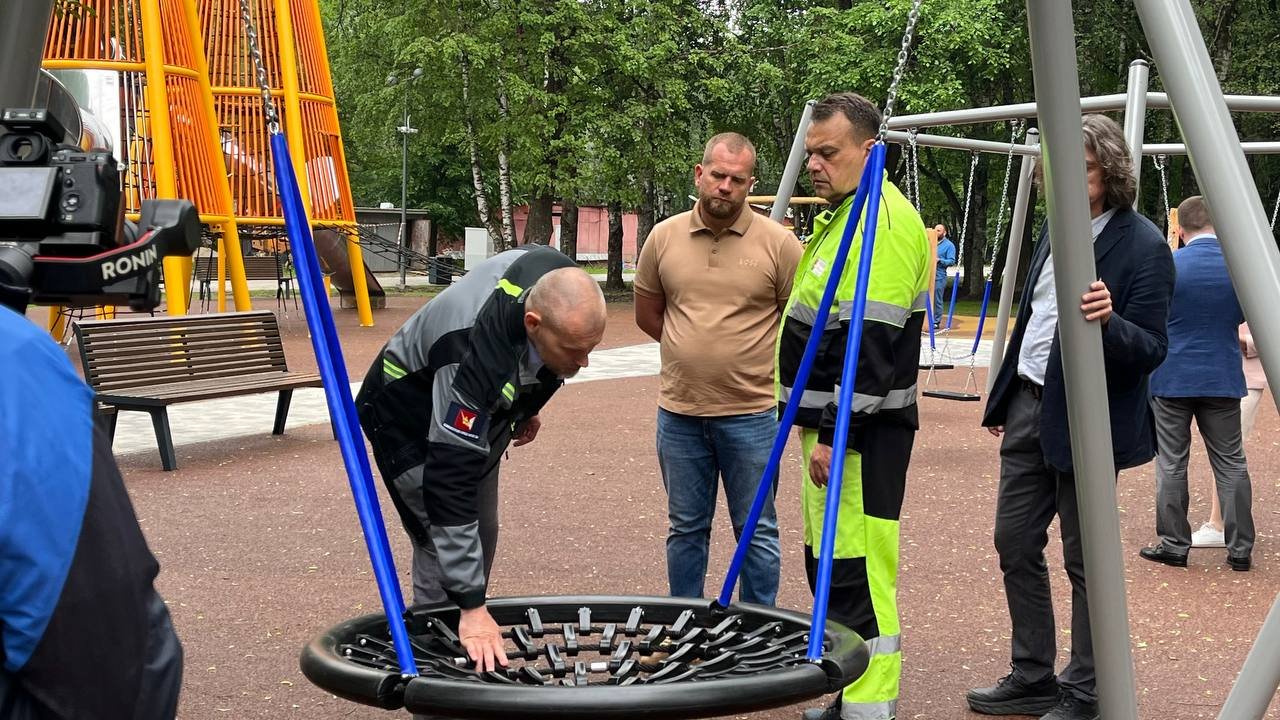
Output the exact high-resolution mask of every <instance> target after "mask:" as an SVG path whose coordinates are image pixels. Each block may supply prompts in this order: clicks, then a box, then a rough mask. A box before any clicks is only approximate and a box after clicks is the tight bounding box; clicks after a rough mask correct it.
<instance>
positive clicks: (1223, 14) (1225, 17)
mask: <svg viewBox="0 0 1280 720" xmlns="http://www.w3.org/2000/svg"><path fill="white" fill-rule="evenodd" d="M1236 3H1237V0H1229V1H1228V2H1225V3H1223V4H1222V6H1221V7H1219V8H1218V13H1217V17H1215V18H1214V23H1213V38H1212V39H1211V40H1210V41H1209V57H1210V58H1212V59H1213V68H1214V70H1215V71H1216V72H1217V74H1218V82H1219V83H1222V82H1224V81H1225V80H1226V79H1227V75H1228V73H1229V71H1230V70H1231V49H1232V45H1231V41H1232V37H1231V25H1232V23H1234V22H1235V19H1236V10H1237V8H1236Z"/></svg>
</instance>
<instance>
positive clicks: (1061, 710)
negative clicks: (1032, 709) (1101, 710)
mask: <svg viewBox="0 0 1280 720" xmlns="http://www.w3.org/2000/svg"><path fill="white" fill-rule="evenodd" d="M1098 719H1099V715H1098V702H1097V701H1096V700H1084V699H1082V698H1078V697H1076V696H1075V695H1072V694H1071V693H1069V692H1067V691H1066V690H1063V691H1062V697H1061V698H1059V699H1058V705H1057V707H1055V708H1053V709H1052V710H1050V711H1049V712H1048V713H1047V714H1045V715H1044V716H1042V720H1098Z"/></svg>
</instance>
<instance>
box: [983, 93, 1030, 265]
mask: <svg viewBox="0 0 1280 720" xmlns="http://www.w3.org/2000/svg"><path fill="white" fill-rule="evenodd" d="M1023 123H1024V120H1023V119H1022V118H1018V119H1017V120H1014V121H1013V132H1012V133H1011V134H1010V137H1009V153H1008V155H1007V156H1006V157H1005V161H1004V182H1003V183H1002V184H1001V186H1000V211H999V212H997V213H996V228H995V233H996V239H995V242H994V243H992V245H991V270H989V271H987V279H988V280H990V279H991V275H992V273H994V272H995V268H996V256H997V255H999V254H1000V243H1001V241H1002V240H1003V239H1004V232H1003V229H1004V213H1005V210H1007V209H1008V208H1009V175H1010V174H1011V173H1012V172H1013V150H1014V148H1015V147H1017V144H1018V138H1019V137H1021V136H1022V126H1023Z"/></svg>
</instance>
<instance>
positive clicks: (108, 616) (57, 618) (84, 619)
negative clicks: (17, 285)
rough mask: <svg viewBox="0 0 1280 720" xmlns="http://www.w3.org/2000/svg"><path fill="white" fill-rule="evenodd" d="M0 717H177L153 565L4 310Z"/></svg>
mask: <svg viewBox="0 0 1280 720" xmlns="http://www.w3.org/2000/svg"><path fill="white" fill-rule="evenodd" d="M0 338H3V340H2V341H0V458H3V460H0V720H71V719H72V718H74V719H75V720H93V719H99V718H100V719H102V720H152V719H157V720H158V719H160V718H173V717H174V715H175V714H176V712H177V706H178V691H179V688H180V686H181V684H182V645H181V644H180V643H179V641H178V637H177V635H176V634H175V633H174V630H173V625H172V623H171V622H170V618H169V611H168V609H167V608H166V607H165V604H164V600H163V599H161V597H160V595H159V593H157V592H156V589H155V587H154V585H153V582H154V580H155V577H156V574H157V573H158V572H159V570H160V566H159V564H158V563H157V562H156V559H155V557H154V556H153V555H152V554H151V551H150V550H148V549H147V543H146V540H145V539H144V538H143V536H142V529H141V528H140V527H138V520H137V517H136V516H135V515H134V512H133V505H132V504H131V503H130V501H129V496H128V494H127V493H126V492H125V488H124V482H123V480H122V479H121V477H120V471H119V469H118V468H117V467H116V463H115V460H114V458H113V457H112V455H111V446H110V442H109V441H108V440H107V438H106V435H105V434H103V433H101V432H98V431H96V430H95V428H94V423H93V391H92V390H90V389H89V387H88V386H87V385H85V384H84V382H83V381H81V380H80V378H79V377H78V376H77V375H76V372H75V370H74V369H73V368H72V366H71V362H70V361H69V360H67V356H66V354H65V353H64V352H63V351H62V349H61V348H59V347H58V346H57V345H56V344H55V343H54V342H53V340H52V339H51V338H50V337H49V335H48V334H47V333H45V332H43V331H41V330H40V329H39V328H37V327H36V326H35V325H33V324H32V323H31V322H29V321H28V320H27V319H26V318H25V317H23V316H21V315H19V314H18V313H16V312H14V311H12V310H10V309H8V308H7V307H5V306H0Z"/></svg>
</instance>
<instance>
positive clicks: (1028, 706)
mask: <svg viewBox="0 0 1280 720" xmlns="http://www.w3.org/2000/svg"><path fill="white" fill-rule="evenodd" d="M965 699H967V700H968V701H969V709H970V710H973V711H974V712H979V713H982V714H983V715H1043V714H1045V713H1046V712H1049V711H1050V710H1052V709H1053V708H1054V707H1055V706H1056V705H1057V704H1058V680H1057V679H1056V678H1054V677H1049V678H1048V679H1046V680H1041V681H1040V682H1038V683H1032V684H1027V683H1024V682H1023V681H1021V680H1019V679H1018V678H1017V677H1015V676H1014V674H1013V673H1009V674H1008V675H1005V676H1004V677H1002V678H1000V680H999V681H998V682H996V684H995V685H993V686H991V687H989V688H978V689H975V690H970V691H969V693H968V694H967V695H965Z"/></svg>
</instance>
